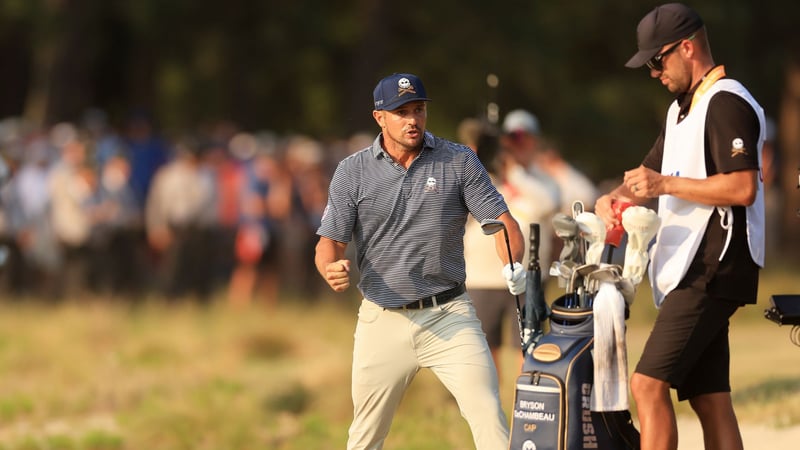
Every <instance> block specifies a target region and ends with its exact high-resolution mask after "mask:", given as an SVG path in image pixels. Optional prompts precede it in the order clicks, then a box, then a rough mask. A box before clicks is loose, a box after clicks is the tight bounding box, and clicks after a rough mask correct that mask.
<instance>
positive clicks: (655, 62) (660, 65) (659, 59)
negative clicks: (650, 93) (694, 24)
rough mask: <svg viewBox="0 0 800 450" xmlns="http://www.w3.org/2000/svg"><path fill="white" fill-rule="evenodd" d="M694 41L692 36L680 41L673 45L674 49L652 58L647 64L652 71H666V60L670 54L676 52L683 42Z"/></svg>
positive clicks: (671, 48)
mask: <svg viewBox="0 0 800 450" xmlns="http://www.w3.org/2000/svg"><path fill="white" fill-rule="evenodd" d="M692 39H694V35H691V36H689V37H688V38H686V39H681V40H680V41H678V42H676V43H675V44H673V45H672V47H670V48H668V49H666V50H664V51H663V52H661V53H659V54H657V55H656V56H653V57H652V58H650V60H649V61H647V62H646V63H645V64H646V65H647V67H648V68H650V69H651V70H655V71H657V72H661V71H662V70H664V58H666V57H667V55H669V54H670V53H672V52H674V51H675V50H676V49H677V48H678V47H679V46H680V45H681V43H682V42H683V41H691V40H692Z"/></svg>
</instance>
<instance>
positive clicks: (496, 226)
mask: <svg viewBox="0 0 800 450" xmlns="http://www.w3.org/2000/svg"><path fill="white" fill-rule="evenodd" d="M505 229H506V224H504V223H503V221H502V220H497V219H486V220H483V221H481V230H483V234H485V235H487V236H490V235H492V234H495V233H497V232H498V231H501V230H505Z"/></svg>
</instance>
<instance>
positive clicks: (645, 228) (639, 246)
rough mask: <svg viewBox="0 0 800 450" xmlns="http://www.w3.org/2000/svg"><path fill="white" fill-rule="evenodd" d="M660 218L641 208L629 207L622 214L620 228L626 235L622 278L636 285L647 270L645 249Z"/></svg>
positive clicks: (651, 211)
mask: <svg viewBox="0 0 800 450" xmlns="http://www.w3.org/2000/svg"><path fill="white" fill-rule="evenodd" d="M660 224H661V218H660V217H658V214H656V212H655V211H653V210H652V209H649V208H645V207H643V206H631V207H630V208H628V209H626V210H625V212H623V213H622V226H623V227H625V231H626V232H627V233H628V246H627V247H626V248H625V266H624V267H623V269H622V276H623V277H624V278H627V279H629V280H630V281H631V283H633V285H634V286H636V285H638V284H639V283H640V282H641V281H642V278H643V277H644V273H645V271H646V270H647V263H648V262H650V258H649V257H648V255H647V247H648V245H649V244H650V241H651V240H652V239H653V237H654V236H655V235H656V232H657V231H658V227H659V225H660Z"/></svg>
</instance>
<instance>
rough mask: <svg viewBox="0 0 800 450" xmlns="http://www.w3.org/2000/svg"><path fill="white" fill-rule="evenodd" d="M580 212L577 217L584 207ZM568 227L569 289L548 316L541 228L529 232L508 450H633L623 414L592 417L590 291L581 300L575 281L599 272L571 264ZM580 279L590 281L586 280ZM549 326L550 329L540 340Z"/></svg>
mask: <svg viewBox="0 0 800 450" xmlns="http://www.w3.org/2000/svg"><path fill="white" fill-rule="evenodd" d="M579 206H580V210H581V211H580V212H582V205H579ZM573 208H575V206H574V207H573ZM567 222H569V221H564V222H563V223H562V225H563V226H556V234H557V235H558V236H559V237H561V238H562V239H564V242H565V248H564V251H562V255H561V261H560V265H561V266H563V267H564V269H566V268H569V269H570V272H571V274H570V275H571V276H570V278H571V282H570V283H569V287H568V289H567V293H566V294H565V295H563V296H561V297H559V298H558V299H556V300H555V301H554V302H553V303H552V306H551V307H549V308H548V307H547V305H546V303H545V301H544V293H543V292H544V290H543V289H542V286H541V272H540V268H539V262H538V259H539V256H538V242H539V227H538V225H537V224H531V236H530V239H531V251H530V258H531V261H530V263H529V269H528V281H529V284H528V286H527V288H526V292H525V300H526V301H525V307H524V308H523V310H522V323H523V324H524V326H523V332H524V333H523V334H524V339H523V341H522V351H523V355H524V362H523V365H522V373H521V374H520V376H519V377H518V378H517V383H516V391H515V396H514V409H513V412H512V425H511V437H510V443H509V449H510V450H577V449H599V450H638V449H639V432H638V430H637V429H636V428H635V427H634V425H633V421H632V420H631V415H630V412H629V411H628V410H627V408H625V407H623V408H620V409H622V410H620V411H616V410H615V411H608V410H605V411H603V412H595V411H592V410H591V406H592V391H593V388H594V371H595V366H594V360H593V351H594V339H595V334H594V310H593V308H592V300H593V295H594V294H593V292H594V291H595V290H594V289H590V291H592V293H591V294H587V293H586V291H585V290H584V287H586V286H587V285H586V284H583V285H582V286H581V287H577V283H576V281H577V280H578V277H577V276H578V275H580V274H582V273H583V272H582V269H583V268H584V267H586V268H588V269H591V270H596V269H597V268H598V267H599V266H597V265H594V268H591V267H588V266H589V265H585V266H583V267H580V266H578V265H576V264H572V263H581V262H583V261H581V260H583V257H584V255H585V252H584V249H585V247H583V246H584V243H583V242H581V240H580V238H579V235H578V226H577V224H575V223H574V222H573V223H567ZM603 234H604V233H603ZM603 237H604V236H603ZM567 244H569V245H567ZM597 257H598V258H599V256H597ZM567 262H569V263H570V264H567ZM588 269H587V270H588ZM612 272H613V271H612ZM552 274H553V272H551V275H552ZM585 275H586V276H587V277H589V274H588V273H586V274H585ZM581 277H583V275H581ZM587 279H588V278H587ZM560 281H561V280H560ZM589 284H591V283H589ZM612 291H613V292H615V293H616V291H615V290H613V289H612ZM619 300H620V301H622V299H621V298H620V299H619ZM548 319H549V325H550V327H549V331H548V332H546V333H545V332H544V328H545V327H544V325H545V323H546V322H548ZM598 367H602V366H598ZM626 376H627V375H626ZM624 389H627V387H625V388H624ZM624 404H625V405H627V400H626V401H625V403H624Z"/></svg>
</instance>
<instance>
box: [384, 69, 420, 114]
mask: <svg viewBox="0 0 800 450" xmlns="http://www.w3.org/2000/svg"><path fill="white" fill-rule="evenodd" d="M372 97H373V99H374V100H375V109H377V110H381V109H385V110H388V111H391V110H393V109H397V108H399V107H401V106H403V105H405V104H406V103H408V102H413V101H415V100H423V101H426V102H427V101H430V99H429V98H428V97H427V94H426V93H425V86H423V85H422V80H420V79H419V78H417V76H416V75H412V74H410V73H393V74H391V75H389V76H388V77H386V78H384V79H382V80H381V81H379V82H378V85H377V86H375V91H373V93H372Z"/></svg>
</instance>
